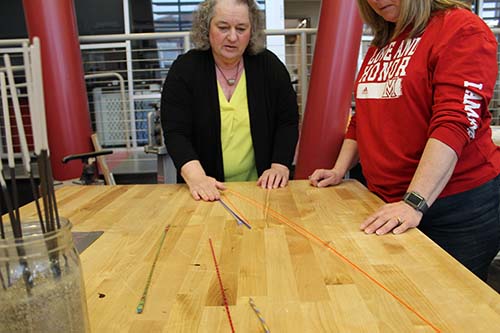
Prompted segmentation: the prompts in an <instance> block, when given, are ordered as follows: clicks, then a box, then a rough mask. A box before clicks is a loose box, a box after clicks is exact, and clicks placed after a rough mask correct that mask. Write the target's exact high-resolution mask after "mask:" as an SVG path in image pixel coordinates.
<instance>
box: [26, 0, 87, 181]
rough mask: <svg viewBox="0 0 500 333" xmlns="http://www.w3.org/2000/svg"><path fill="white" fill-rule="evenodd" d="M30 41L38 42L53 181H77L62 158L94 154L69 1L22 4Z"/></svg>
mask: <svg viewBox="0 0 500 333" xmlns="http://www.w3.org/2000/svg"><path fill="white" fill-rule="evenodd" d="M23 6H24V15H25V18H26V25H27V28H28V33H29V36H30V39H31V38H33V37H35V36H38V37H39V38H40V45H41V54H42V67H43V85H44V94H45V110H46V111H45V112H46V118H47V132H48V139H49V148H50V154H51V162H52V170H53V174H54V178H55V179H58V180H66V179H70V178H77V177H79V176H80V174H81V171H82V165H81V163H79V162H78V161H73V162H70V163H69V164H62V162H61V159H62V158H63V157H64V156H66V155H71V154H77V153H84V152H89V151H93V148H92V144H91V139H90V135H91V125H90V116H89V109H88V101H87V93H86V89H85V79H84V74H83V65H82V58H81V53H80V44H79V42H78V28H77V24H76V16H75V9H74V6H73V0H23Z"/></svg>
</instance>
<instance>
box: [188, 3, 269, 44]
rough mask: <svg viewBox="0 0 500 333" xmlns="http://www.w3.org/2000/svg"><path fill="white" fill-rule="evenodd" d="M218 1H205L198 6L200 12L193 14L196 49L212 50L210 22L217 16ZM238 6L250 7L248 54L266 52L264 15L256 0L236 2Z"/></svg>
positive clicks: (192, 33) (192, 39)
mask: <svg viewBox="0 0 500 333" xmlns="http://www.w3.org/2000/svg"><path fill="white" fill-rule="evenodd" d="M217 1H218V0H205V1H203V2H202V3H200V5H199V6H198V10H197V11H196V12H194V13H193V27H192V28H191V41H192V42H193V44H194V45H195V48H196V49H199V50H208V49H210V39H209V36H208V34H209V31H210V21H212V18H213V17H214V14H215V5H216V4H217ZM235 2H236V3H238V4H245V5H247V6H248V15H249V16H250V17H249V19H250V25H251V33H250V41H249V43H248V46H247V52H248V53H250V54H257V53H259V52H261V51H262V50H264V28H263V25H264V24H263V19H262V14H261V12H260V11H259V7H258V6H257V4H256V3H255V1H254V0H235Z"/></svg>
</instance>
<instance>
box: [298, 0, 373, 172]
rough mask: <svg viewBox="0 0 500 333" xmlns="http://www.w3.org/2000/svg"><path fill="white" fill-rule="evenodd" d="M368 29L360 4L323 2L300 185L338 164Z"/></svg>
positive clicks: (300, 155) (302, 137)
mask: <svg viewBox="0 0 500 333" xmlns="http://www.w3.org/2000/svg"><path fill="white" fill-rule="evenodd" d="M362 30H363V24H362V21H361V19H360V17H359V13H358V7H357V5H356V1H354V0H323V1H322V3H321V15H320V20H319V26H318V35H317V39H316V49H315V51H314V58H313V65H312V70H311V80H310V84H309V94H308V95H307V105H306V111H305V113H304V121H303V123H302V131H301V134H300V141H299V149H298V157H297V166H296V170H295V179H305V178H307V176H309V175H310V174H311V173H312V172H313V171H314V170H315V169H318V168H331V167H333V164H334V162H335V160H336V159H337V156H338V153H339V151H340V147H341V145H342V140H343V138H344V133H345V129H346V126H347V119H348V114H349V109H350V106H351V98H352V89H353V83H354V76H355V75H356V67H357V56H358V51H359V45H360V43H361V34H362Z"/></svg>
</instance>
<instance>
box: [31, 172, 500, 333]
mask: <svg viewBox="0 0 500 333" xmlns="http://www.w3.org/2000/svg"><path fill="white" fill-rule="evenodd" d="M227 186H228V188H229V189H230V191H226V193H225V194H224V198H225V199H226V202H228V203H229V204H231V205H233V207H236V208H237V209H238V211H239V212H240V213H241V214H242V215H243V216H244V217H246V218H247V220H248V222H249V223H250V224H251V225H252V229H247V228H246V227H244V226H241V225H237V224H236V222H235V220H234V219H233V218H232V217H231V216H230V215H229V213H228V212H227V211H226V210H225V209H224V208H223V206H222V205H221V204H220V203H218V202H211V203H207V202H197V201H194V200H193V199H192V198H191V197H190V194H189V192H188V190H187V187H186V186H185V185H127V186H86V187H83V186H68V187H63V188H61V189H59V190H58V191H57V193H56V195H57V198H58V202H59V209H60V214H61V215H62V216H65V217H67V218H69V219H70V221H71V222H72V223H73V225H74V231H95V230H102V231H104V234H103V235H102V236H101V237H100V238H99V239H98V240H97V241H96V242H95V243H93V244H92V245H91V246H90V247H89V248H88V249H86V250H85V252H83V253H82V254H81V256H80V257H81V260H82V265H83V271H84V279H85V288H86V293H87V303H88V309H89V318H90V322H91V328H92V331H93V332H231V328H230V326H229V321H228V317H227V314H226V310H225V308H224V302H223V298H222V296H221V291H220V288H219V282H218V279H217V274H216V271H215V266H214V261H213V258H212V254H211V250H210V245H209V239H212V242H213V244H214V250H215V254H216V259H217V261H218V264H219V269H220V273H221V279H222V282H223V286H224V290H225V293H226V297H227V302H228V305H229V309H230V314H231V317H232V321H233V323H234V327H235V330H236V331H237V332H263V331H264V330H263V327H262V326H261V323H260V322H259V320H258V318H257V315H256V314H255V312H254V311H253V310H252V308H251V306H250V305H249V298H250V297H251V298H253V300H254V301H255V304H256V306H257V307H258V308H259V310H260V311H261V313H262V316H263V318H264V319H265V321H266V323H267V325H268V327H269V329H270V331H271V332H348V333H350V332H369V333H374V332H500V296H499V295H498V294H497V293H496V292H495V291H493V290H492V289H490V288H489V287H488V286H487V285H486V284H484V283H483V282H482V281H480V280H479V279H477V278H476V277H475V276H474V275H472V274H471V273H470V272H468V271H467V270H466V269H465V268H463V267H462V266H461V265H460V264H459V263H457V262H456V261H455V260H454V259H453V258H451V257H450V256H449V255H447V254H446V253H445V252H444V251H442V250H441V249H440V248H439V247H438V246H436V245H435V244H434V243H432V242H431V241H430V240H429V239H427V238H426V237H425V236H424V235H423V234H421V233H420V232H419V231H418V230H411V231H409V232H406V233H405V234H402V235H398V236H395V235H385V236H375V235H365V234H364V233H363V232H361V231H360V230H359V225H360V223H361V221H362V220H363V218H365V217H366V216H368V215H369V214H370V213H371V212H372V211H373V210H374V209H375V208H376V207H378V206H379V205H381V204H382V202H381V201H380V200H379V199H378V198H377V197H376V196H374V195H373V194H371V193H370V192H369V191H368V190H366V189H365V188H364V187H363V186H362V185H360V184H359V183H357V182H355V181H346V182H344V183H343V184H341V185H339V186H335V187H330V188H326V189H318V188H314V187H311V186H309V184H308V183H307V182H306V181H292V182H291V183H290V185H289V186H288V187H286V188H284V189H278V190H271V191H267V190H262V189H260V188H259V187H257V186H256V185H255V183H229V184H227ZM232 191H234V192H232ZM238 194H239V195H241V196H242V197H240V196H239V195H238ZM247 198H250V199H251V200H253V201H252V202H250V201H247ZM24 210H25V213H26V212H28V211H30V210H31V211H33V206H32V205H31V206H28V207H24ZM278 214H279V215H278ZM289 223H291V224H293V225H297V226H299V227H302V228H304V229H306V230H307V231H308V232H310V233H312V234H313V235H314V236H315V237H318V238H319V239H321V241H322V242H324V243H323V244H322V243H320V242H319V241H317V240H312V239H311V237H310V236H308V237H306V236H304V235H302V234H301V233H298V232H297V231H296V230H294V229H293V228H291V227H290V226H289V225H288V224H289ZM167 224H170V225H171V227H170V230H169V231H168V233H167V236H166V238H165V242H164V244H163V247H162V250H161V252H160V254H159V259H158V262H157V263H156V268H155V271H154V274H153V276H152V283H151V286H150V289H149V293H148V297H147V300H146V305H145V308H144V312H143V313H142V314H136V312H135V309H136V306H137V304H138V302H139V299H140V297H141V295H142V292H143V289H144V287H145V283H146V280H147V277H148V274H149V271H150V268H151V265H152V261H153V259H154V257H155V254H156V250H157V248H158V244H159V240H160V238H161V235H162V233H163V230H164V228H165V226H166V225H167ZM328 247H330V248H328ZM99 295H101V297H99ZM102 295H105V296H104V297H102Z"/></svg>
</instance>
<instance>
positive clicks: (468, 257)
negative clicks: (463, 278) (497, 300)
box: [418, 175, 500, 281]
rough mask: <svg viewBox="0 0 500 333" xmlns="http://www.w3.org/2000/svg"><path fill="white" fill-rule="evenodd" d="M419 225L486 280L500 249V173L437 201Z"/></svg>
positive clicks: (429, 235) (421, 229) (425, 232)
mask: <svg viewBox="0 0 500 333" xmlns="http://www.w3.org/2000/svg"><path fill="white" fill-rule="evenodd" d="M418 228H419V229H420V231H422V232H423V233H424V234H426V235H427V236H428V237H429V238H430V239H432V240H433V241H434V242H435V243H436V244H438V245H439V246H440V247H442V248H443V249H444V250H445V251H446V252H448V253H449V254H450V255H451V256H453V257H454V258H455V259H457V260H458V261H459V262H460V263H462V265H464V266H465V267H467V268H468V269H469V270H470V271H471V272H472V273H474V274H476V275H477V276H478V277H479V278H481V279H482V280H484V281H486V278H487V277H488V267H489V265H490V263H491V261H492V260H493V258H494V257H495V256H496V254H497V253H498V251H499V250H500V175H499V176H497V177H496V178H494V179H492V180H490V181H489V182H487V183H485V184H483V185H481V186H478V187H476V188H474V189H472V190H469V191H466V192H462V193H458V194H455V195H451V196H448V197H445V198H441V199H438V200H436V201H435V202H434V203H433V204H432V206H431V207H430V208H429V210H428V211H427V213H426V214H425V215H424V217H423V219H422V221H421V222H420V226H419V227H418Z"/></svg>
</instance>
